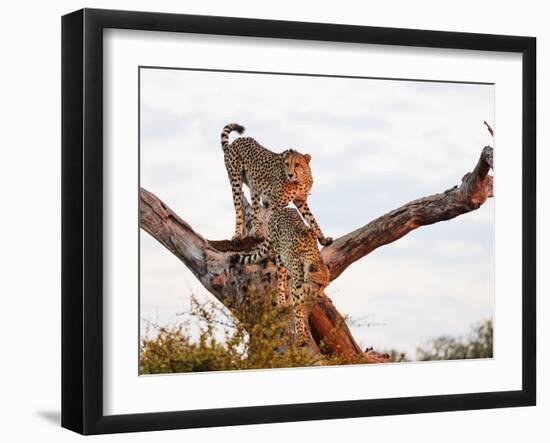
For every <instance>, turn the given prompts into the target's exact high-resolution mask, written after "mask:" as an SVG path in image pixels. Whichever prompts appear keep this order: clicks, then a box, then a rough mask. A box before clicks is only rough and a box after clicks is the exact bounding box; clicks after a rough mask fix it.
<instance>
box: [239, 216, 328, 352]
mask: <svg viewBox="0 0 550 443" xmlns="http://www.w3.org/2000/svg"><path fill="white" fill-rule="evenodd" d="M268 231H269V238H268V239H265V240H264V241H263V242H262V243H261V244H259V245H258V246H257V247H256V248H255V249H254V250H253V251H251V252H250V253H248V254H246V255H236V256H234V257H233V258H232V261H233V262H236V261H238V262H240V263H243V264H250V263H255V262H258V261H259V260H261V259H262V258H264V257H266V256H267V255H268V253H269V252H270V251H273V252H274V253H275V256H276V259H275V261H276V264H277V282H278V294H277V303H278V304H279V305H280V306H285V305H286V293H287V288H288V278H289V277H290V297H291V302H292V305H293V311H294V317H295V320H294V323H295V331H296V336H297V338H298V339H299V340H300V343H302V344H305V343H308V342H311V341H312V338H311V332H310V329H309V324H308V317H309V311H310V306H311V303H312V302H313V299H314V298H315V297H320V296H322V294H323V290H324V289H325V288H326V287H327V285H328V284H329V281H330V272H329V270H328V267H327V266H326V265H325V263H324V262H323V259H322V258H321V254H320V253H319V249H318V247H317V237H316V235H315V232H314V231H313V229H311V228H309V227H307V226H306V225H305V224H304V222H303V220H302V218H301V217H300V215H299V214H298V212H297V211H296V209H294V208H282V209H278V210H276V211H272V212H271V216H270V218H269V222H268Z"/></svg>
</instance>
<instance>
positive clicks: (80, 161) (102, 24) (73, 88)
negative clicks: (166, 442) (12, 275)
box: [62, 9, 536, 434]
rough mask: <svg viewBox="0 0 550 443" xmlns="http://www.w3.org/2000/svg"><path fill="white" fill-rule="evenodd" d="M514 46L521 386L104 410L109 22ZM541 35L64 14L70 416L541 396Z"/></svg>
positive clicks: (272, 417) (448, 406) (450, 406)
mask: <svg viewBox="0 0 550 443" xmlns="http://www.w3.org/2000/svg"><path fill="white" fill-rule="evenodd" d="M107 28H118V29H132V30H148V31H171V32H180V33H181V32H185V33H189V32H192V33H199V34H217V35H227V36H249V37H269V38H279V39H301V40H317V41H326V42H353V43H369V44H378V45H398V46H416V47H430V48H454V49H470V50H480V51H503V52H511V53H520V54H522V65H523V80H522V81H523V85H522V88H523V97H522V101H523V103H522V128H523V136H522V137H523V139H522V158H523V164H522V174H523V177H522V182H523V189H522V195H523V207H522V221H523V233H522V241H523V246H522V248H523V250H522V254H523V256H522V279H523V280H522V290H523V292H522V334H523V335H522V353H521V358H522V389H521V390H517V391H506V392H480V393H472V394H458V395H436V396H420V397H403V398H392V399H372V400H357V401H333V402H323V403H307V404H278V405H265V406H260V407H237V408H224V409H208V410H190V411H176V412H174V411H171V412H160V413H142V414H131V415H108V416H107V415H104V413H103V407H102V404H103V374H102V372H103V335H102V327H103V317H102V316H103V298H102V291H103V271H102V269H103V198H102V195H103V147H102V137H103V111H102V109H103V88H102V84H103V79H102V76H103V39H102V35H103V30H104V29H107ZM535 66H536V39H535V38H532V37H517V36H504V35H485V34H471V33H456V32H440V31H423V30H412V29H391V28H378V27H364V26H348V25H336V24H319V23H300V22H286V21H274V20H256V19H243V18H229V17H210V16H196V15H179V14H163V13H150V12H128V11H110V10H97V9H83V10H79V11H76V12H73V13H71V14H68V15H65V16H63V18H62V426H63V427H65V428H68V429H71V430H73V431H76V432H79V433H82V434H103V433H115V432H131V431H150V430H161V429H177V428H194V427H211V426H228V425H239V424H255V423H273V422H289V421H301V420H319V419H330V418H347V417H363V416H379V415H390V414H412V413H424V412H436V411H457V410H466V409H485V408H501V407H513V406H529V405H535V403H536V315H535V314H536V275H535V273H536V136H535V135H536V118H535V117H536V89H535V87H536V69H535Z"/></svg>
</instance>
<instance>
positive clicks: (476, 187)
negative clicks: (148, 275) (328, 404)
mask: <svg viewBox="0 0 550 443" xmlns="http://www.w3.org/2000/svg"><path fill="white" fill-rule="evenodd" d="M492 167H493V150H492V148H491V147H489V146H486V147H485V148H484V149H483V150H482V152H481V156H480V159H479V161H478V163H477V165H476V167H475V168H474V170H473V171H472V172H470V173H467V174H466V175H465V176H464V177H463V179H462V183H461V185H460V186H455V187H453V188H451V189H448V190H447V191H445V192H443V193H441V194H434V195H431V196H428V197H424V198H420V199H418V200H414V201H412V202H410V203H407V204H405V205H403V206H402V207H400V208H398V209H395V210H393V211H391V212H389V213H387V214H385V215H383V216H381V217H379V218H377V219H375V220H373V221H372V222H370V223H369V224H367V225H365V226H363V227H362V228H359V229H357V230H355V231H353V232H350V233H349V234H347V235H344V236H342V237H340V238H338V239H336V240H335V241H334V242H333V244H332V245H330V246H328V247H325V248H323V249H322V251H321V253H322V256H323V259H324V261H325V263H326V264H327V265H328V266H329V268H330V272H331V280H335V279H336V278H338V276H339V275H340V274H341V273H342V272H343V271H344V270H345V269H346V268H347V267H348V266H349V265H350V264H352V263H353V262H355V261H357V260H359V259H360V258H362V257H364V256H365V255H367V254H369V253H370V252H372V251H373V250H375V249H376V248H378V247H380V246H383V245H386V244H388V243H391V242H393V241H395V240H397V239H399V238H401V237H403V236H404V235H406V234H407V233H409V232H410V231H412V230H414V229H416V228H418V227H420V226H424V225H429V224H433V223H437V222H439V221H443V220H449V219H452V218H454V217H457V216H459V215H461V214H465V213H467V212H470V211H473V210H475V209H478V208H479V207H480V206H481V205H482V204H483V203H484V202H485V201H486V200H487V198H489V197H492V196H493V178H492V176H490V175H488V173H489V170H490V169H491V168H492ZM244 209H245V221H246V226H245V235H247V234H248V233H250V228H251V226H250V220H249V206H248V204H247V202H246V200H245V201H244ZM260 216H261V218H262V219H263V220H264V225H265V217H266V214H265V211H264V210H263V209H262V210H261V213H260ZM140 225H141V227H142V228H143V229H144V230H145V231H147V232H148V233H149V234H150V235H151V236H153V237H154V238H155V239H157V240H158V241H159V242H160V243H161V244H162V245H164V246H165V247H166V248H167V249H168V250H169V251H170V252H172V253H173V254H174V255H176V256H177V257H178V258H179V259H180V260H181V261H182V262H183V263H184V264H185V265H186V266H187V267H188V268H189V269H190V270H191V272H193V274H194V275H195V276H196V277H197V279H198V280H199V281H200V282H201V283H202V285H203V286H204V287H205V288H206V289H207V290H208V291H209V292H210V293H211V294H212V295H214V297H216V298H217V299H218V300H219V301H220V302H221V303H223V304H224V305H225V306H226V307H227V308H229V309H230V311H231V312H232V313H233V314H234V315H235V316H236V317H237V318H244V317H245V316H246V318H247V319H251V318H255V316H256V315H257V314H258V313H257V312H255V310H256V309H258V307H257V306H255V304H254V303H249V300H248V297H249V294H250V292H251V291H253V292H254V291H256V292H260V293H263V292H268V291H275V290H276V280H277V278H276V267H275V265H274V263H273V262H272V261H271V260H267V261H264V262H262V263H259V264H255V265H247V266H244V265H239V264H231V265H230V263H229V260H230V257H231V256H232V255H234V254H235V252H236V251H248V250H250V249H251V248H252V247H253V246H254V245H255V244H256V243H255V241H254V240H253V239H252V238H250V237H247V238H245V239H244V241H240V242H236V241H229V240H222V241H214V240H207V239H205V238H203V237H202V236H201V235H200V234H198V233H197V232H195V231H194V230H193V229H192V228H191V226H190V225H189V224H188V223H186V222H185V221H184V220H182V219H181V218H180V217H179V216H178V215H176V214H175V213H174V212H173V211H172V210H171V209H170V208H168V207H167V206H166V205H165V204H164V203H163V202H162V201H161V200H160V199H159V198H157V197H156V196H155V195H153V194H152V193H151V192H149V191H147V190H145V189H141V190H140ZM309 322H310V326H311V330H312V335H313V337H314V338H315V339H316V340H317V341H320V340H323V341H324V343H325V345H326V347H327V350H328V352H330V353H339V354H344V355H346V354H347V355H350V356H357V355H365V356H366V357H367V359H368V360H370V361H372V362H381V361H387V359H385V357H384V356H380V355H379V354H376V353H371V352H369V353H367V354H364V353H363V351H362V350H361V349H360V348H359V346H358V345H357V343H356V341H355V340H354V338H353V336H352V334H351V332H350V330H349V328H348V327H347V325H346V323H345V321H344V318H343V317H342V315H341V314H340V313H339V312H338V311H337V310H336V308H335V307H334V305H333V304H332V301H331V300H330V299H329V298H328V297H326V295H323V296H322V297H321V298H320V300H319V301H318V302H317V303H316V304H315V305H314V306H313V307H312V310H311V314H310V318H309Z"/></svg>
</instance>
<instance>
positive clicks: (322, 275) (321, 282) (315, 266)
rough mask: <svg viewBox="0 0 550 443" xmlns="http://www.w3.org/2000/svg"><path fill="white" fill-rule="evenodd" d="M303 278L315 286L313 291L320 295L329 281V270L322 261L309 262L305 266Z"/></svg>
mask: <svg viewBox="0 0 550 443" xmlns="http://www.w3.org/2000/svg"><path fill="white" fill-rule="evenodd" d="M305 280H306V281H308V282H309V283H310V284H311V285H312V286H313V287H314V288H315V292H317V293H318V295H321V293H322V292H323V290H324V289H325V288H326V287H327V286H328V284H329V283H330V271H329V269H328V267H327V266H326V265H325V264H324V263H323V262H322V261H321V262H319V263H311V264H310V265H309V266H308V267H307V271H306V275H305Z"/></svg>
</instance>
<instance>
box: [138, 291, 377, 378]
mask: <svg viewBox="0 0 550 443" xmlns="http://www.w3.org/2000/svg"><path fill="white" fill-rule="evenodd" d="M251 297H252V299H251V300H249V302H252V303H254V306H256V307H259V308H258V309H256V310H255V311H254V312H253V313H252V314H248V315H244V314H243V312H245V313H246V312H247V310H239V312H240V315H239V316H240V319H239V320H236V318H235V317H234V316H233V315H232V314H231V313H230V312H228V311H227V310H226V309H225V308H222V307H220V306H219V305H217V304H215V303H212V302H207V303H199V302H198V301H197V300H196V299H195V298H192V301H191V309H190V311H189V312H187V313H185V317H186V319H184V320H182V321H180V322H179V324H178V325H177V326H171V327H158V326H154V325H151V326H150V328H151V329H152V331H151V330H150V331H148V332H149V333H147V334H145V335H146V336H145V337H144V338H142V340H141V343H140V373H141V374H162V373H178V372H202V371H230V370H242V369H268V368H292V367H306V366H314V365H342V364H361V363H366V362H367V361H366V360H365V357H364V356H353V357H349V356H344V355H328V354H326V349H325V345H324V343H323V342H321V343H320V344H319V348H320V350H321V352H322V353H323V354H322V355H320V354H318V353H317V354H313V353H311V351H310V350H309V349H308V348H304V347H300V346H299V345H298V344H297V343H296V341H295V340H294V336H293V334H292V333H291V332H289V331H290V330H291V328H292V313H291V310H290V308H278V307H273V306H272V304H271V303H270V302H269V300H268V302H267V303H266V302H263V303H261V302H257V301H256V302H255V301H254V299H253V297H254V295H253V294H251ZM263 300H264V301H265V295H264V296H263ZM193 328H195V329H196V328H198V332H195V333H192V331H191V330H192V329H193ZM336 330H337V329H336ZM151 332H153V333H151Z"/></svg>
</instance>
